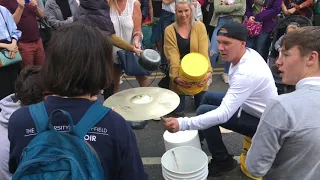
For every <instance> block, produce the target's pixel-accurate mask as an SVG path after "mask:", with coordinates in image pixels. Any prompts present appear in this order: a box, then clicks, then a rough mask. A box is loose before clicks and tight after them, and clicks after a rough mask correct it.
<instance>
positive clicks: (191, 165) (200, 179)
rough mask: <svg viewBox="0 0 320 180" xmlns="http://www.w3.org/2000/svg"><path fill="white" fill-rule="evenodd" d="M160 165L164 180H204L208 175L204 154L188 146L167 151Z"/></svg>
mask: <svg viewBox="0 0 320 180" xmlns="http://www.w3.org/2000/svg"><path fill="white" fill-rule="evenodd" d="M161 165H162V176H163V177H164V179H165V180H206V179H207V176H208V173H209V171H208V156H207V155H206V153H205V152H203V151H202V150H200V149H198V148H195V147H190V146H181V147H176V148H173V149H170V150H168V151H167V152H166V153H164V154H163V156H162V158H161Z"/></svg>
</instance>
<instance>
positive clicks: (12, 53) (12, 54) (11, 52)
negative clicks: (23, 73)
mask: <svg viewBox="0 0 320 180" xmlns="http://www.w3.org/2000/svg"><path fill="white" fill-rule="evenodd" d="M16 54H17V52H13V51H9V58H11V59H13V58H15V57H16Z"/></svg>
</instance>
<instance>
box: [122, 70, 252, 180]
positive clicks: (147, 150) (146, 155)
mask: <svg viewBox="0 0 320 180" xmlns="http://www.w3.org/2000/svg"><path fill="white" fill-rule="evenodd" d="M219 66H220V68H216V69H215V71H214V76H213V82H212V84H211V86H210V89H211V90H216V91H221V92H225V91H226V90H227V88H228V85H227V84H225V83H224V82H223V81H222V78H221V74H222V72H223V68H221V67H223V66H222V65H221V64H220V65H219ZM154 74H155V73H154ZM150 78H151V79H153V78H154V76H152V77H150ZM160 78H161V75H160V74H159V73H158V74H157V77H156V79H155V80H154V82H153V84H152V86H157V83H158V81H159V79H160ZM127 80H128V81H129V82H130V83H131V84H132V85H133V86H134V87H138V84H137V82H136V81H135V80H134V78H131V77H128V78H127ZM130 87H131V86H130V85H129V83H128V82H127V81H126V80H123V83H122V84H121V89H122V90H123V89H128V88H130ZM185 113H186V115H187V116H192V115H194V114H195V107H194V104H193V101H192V99H191V98H188V97H187V99H186V109H185ZM164 131H165V130H164V128H163V124H162V122H161V121H148V124H147V126H146V128H145V129H143V130H135V134H136V137H137V143H138V146H139V150H140V154H141V157H142V160H143V162H144V165H145V170H146V171H147V173H148V174H149V179H150V180H163V177H162V173H161V162H160V158H161V156H162V155H163V154H164V153H165V147H164V142H163V137H162V136H163V133H164ZM223 140H224V142H225V144H226V146H227V148H228V150H229V153H230V154H233V155H235V156H236V157H235V159H239V157H238V156H239V155H240V153H241V148H242V136H241V135H239V134H237V133H233V132H225V133H223ZM203 150H204V151H205V152H206V153H207V154H208V156H210V154H209V153H208V148H207V146H206V145H204V147H203ZM208 179H209V180H247V179H249V178H247V177H246V176H244V175H243V174H242V172H241V170H240V168H239V167H238V168H236V169H235V170H233V171H231V172H229V173H227V174H225V175H223V176H221V177H217V178H208Z"/></svg>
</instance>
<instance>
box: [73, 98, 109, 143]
mask: <svg viewBox="0 0 320 180" xmlns="http://www.w3.org/2000/svg"><path fill="white" fill-rule="evenodd" d="M110 110H111V109H110V108H108V107H105V106H102V105H101V104H99V103H94V104H93V105H92V106H91V107H90V108H89V109H88V111H87V112H86V114H85V115H84V116H83V117H82V118H81V119H80V121H79V122H78V123H77V125H76V126H75V127H74V130H73V134H75V135H76V136H78V137H79V138H81V139H83V138H84V136H85V135H86V134H87V133H88V132H89V131H90V129H91V128H92V127H93V126H94V125H96V124H97V123H98V122H99V121H100V120H101V119H103V118H104V117H105V116H106V114H108V113H109V112H110Z"/></svg>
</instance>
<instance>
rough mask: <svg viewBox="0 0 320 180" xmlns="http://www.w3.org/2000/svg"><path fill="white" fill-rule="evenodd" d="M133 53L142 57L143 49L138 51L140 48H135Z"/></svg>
mask: <svg viewBox="0 0 320 180" xmlns="http://www.w3.org/2000/svg"><path fill="white" fill-rule="evenodd" d="M133 52H134V53H135V54H136V55H137V56H140V55H141V53H142V50H141V49H138V48H135V47H133Z"/></svg>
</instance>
